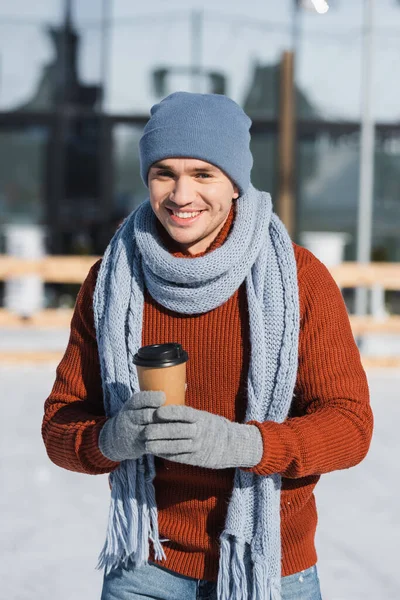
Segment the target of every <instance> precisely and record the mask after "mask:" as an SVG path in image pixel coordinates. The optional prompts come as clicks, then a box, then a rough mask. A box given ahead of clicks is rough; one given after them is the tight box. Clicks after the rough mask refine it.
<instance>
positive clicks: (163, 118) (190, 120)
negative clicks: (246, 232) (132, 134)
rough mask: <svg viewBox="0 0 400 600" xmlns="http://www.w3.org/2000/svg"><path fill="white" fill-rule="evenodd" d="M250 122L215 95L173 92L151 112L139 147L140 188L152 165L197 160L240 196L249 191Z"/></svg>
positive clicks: (251, 160) (230, 103) (239, 110)
mask: <svg viewBox="0 0 400 600" xmlns="http://www.w3.org/2000/svg"><path fill="white" fill-rule="evenodd" d="M250 126H251V119H250V118H249V117H248V116H247V115H246V113H245V112H244V111H243V110H242V108H240V106H239V105H238V104H236V102H234V101H233V100H231V99H230V98H228V97H227V96H223V95H220V94H192V93H189V92H175V93H174V94H170V95H169V96H167V97H166V98H164V100H161V102H159V103H158V104H155V105H154V106H153V107H152V109H151V118H150V120H149V121H148V122H147V124H146V126H145V128H144V131H143V135H142V138H141V140H140V144H139V150H140V173H141V176H142V179H143V182H144V184H145V185H146V186H147V185H148V184H147V178H148V173H149V169H150V167H151V165H152V164H153V163H155V162H157V161H159V160H162V159H164V158H179V157H185V158H198V159H200V160H204V161H206V162H209V163H211V164H213V165H215V166H216V167H218V168H220V169H221V170H222V171H224V173H225V174H226V175H228V177H229V178H230V179H231V180H232V181H233V182H234V183H235V184H236V185H237V186H238V188H239V191H240V195H243V194H244V193H245V192H246V191H247V189H248V187H249V185H250V171H251V167H252V165H253V157H252V154H251V152H250V132H249V129H250Z"/></svg>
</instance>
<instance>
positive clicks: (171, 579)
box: [101, 563, 321, 600]
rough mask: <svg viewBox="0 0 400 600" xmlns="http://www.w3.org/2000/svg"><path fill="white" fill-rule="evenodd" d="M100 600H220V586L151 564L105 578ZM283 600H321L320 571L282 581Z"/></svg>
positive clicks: (121, 570)
mask: <svg viewBox="0 0 400 600" xmlns="http://www.w3.org/2000/svg"><path fill="white" fill-rule="evenodd" d="M101 600H217V584H216V583H215V582H213V581H205V580H202V579H192V578H191V577H185V576H184V575H179V573H174V572H172V571H168V569H165V568H163V567H159V566H158V565H155V564H152V563H150V564H148V565H146V566H144V567H140V568H137V569H134V568H132V569H123V568H119V569H115V570H114V571H111V573H110V574H109V575H105V576H104V582H103V592H102V594H101ZM282 600H321V591H320V587H319V579H318V574H317V567H316V566H314V567H310V568H309V569H306V570H305V571H301V572H300V573H295V574H294V575H289V576H288V577H282Z"/></svg>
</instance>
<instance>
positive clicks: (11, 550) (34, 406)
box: [0, 345, 400, 600]
mask: <svg viewBox="0 0 400 600" xmlns="http://www.w3.org/2000/svg"><path fill="white" fill-rule="evenodd" d="M8 346H9V345H8ZM54 373H55V365H51V366H50V365H46V366H37V367H33V366H32V367H28V366H27V367H11V366H10V367H6V366H2V367H0V390H1V399H2V409H1V412H2V418H1V420H0V428H1V431H0V444H1V482H2V493H1V495H0V502H1V518H0V547H1V556H2V560H1V561H0V581H1V592H0V597H1V598H4V600H36V599H37V600H99V598H100V589H101V578H102V576H101V573H100V572H98V571H96V570H95V565H96V562H97V556H98V553H99V551H100V549H101V547H102V545H103V540H104V535H105V528H106V520H107V514H108V500H109V489H108V484H107V477H106V476H100V477H90V476H87V475H81V474H77V473H71V472H68V471H64V470H62V469H60V468H58V467H56V466H55V465H53V464H52V463H51V462H50V461H49V459H48V458H47V455H46V453H45V449H44V446H43V443H42V439H41V434H40V427H41V419H42V413H43V402H44V400H45V398H46V396H47V395H48V393H49V391H50V388H51V385H52V382H53V378H54ZM369 380H370V387H371V397H372V405H373V409H374V414H375V434H374V439H373V443H372V446H371V450H370V453H369V455H368V457H367V458H366V459H365V461H364V462H363V463H362V464H361V465H359V466H357V467H355V468H353V469H351V470H349V471H341V472H336V473H331V474H329V475H325V476H323V477H322V479H321V481H320V483H319V484H318V486H317V493H316V496H317V504H318V508H319V529H318V535H317V550H318V554H319V562H318V567H319V573H320V579H321V583H322V591H323V598H324V600H395V599H396V600H397V599H398V598H400V569H399V565H398V556H399V554H398V552H399V545H400V525H399V517H398V496H397V492H398V491H399V483H398V473H399V466H398V462H399V456H400V433H399V432H398V431H397V425H398V423H399V422H400V399H399V388H400V373H399V372H396V371H373V372H370V373H369ZM396 474H397V475H396ZM177 600H178V599H177Z"/></svg>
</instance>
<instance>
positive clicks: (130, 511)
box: [96, 457, 166, 575]
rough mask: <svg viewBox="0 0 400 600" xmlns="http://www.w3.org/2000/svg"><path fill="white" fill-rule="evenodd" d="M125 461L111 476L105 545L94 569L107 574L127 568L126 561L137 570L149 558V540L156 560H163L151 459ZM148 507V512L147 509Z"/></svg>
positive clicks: (163, 554) (152, 460) (152, 461)
mask: <svg viewBox="0 0 400 600" xmlns="http://www.w3.org/2000/svg"><path fill="white" fill-rule="evenodd" d="M149 463H150V464H148V465H147V467H148V468H147V469H146V466H145V465H144V464H143V461H142V460H140V461H124V462H123V463H121V465H120V467H119V469H117V470H116V471H114V472H113V473H112V474H111V476H110V480H111V484H112V485H111V502H110V511H109V519H108V527H107V535H106V541H105V543H104V546H103V549H102V551H101V553H100V555H99V558H98V563H97V566H96V569H100V570H102V569H104V570H105V573H106V574H107V575H108V574H109V573H110V571H112V570H113V569H116V568H118V567H120V566H125V567H126V566H127V565H128V562H129V561H132V562H133V564H135V565H137V566H140V565H143V564H146V563H147V562H148V558H149V540H151V542H152V544H153V546H154V553H155V558H156V559H158V560H161V559H165V558H166V556H165V552H164V549H163V547H162V545H161V542H160V539H159V533H158V520H157V507H156V503H155V490H154V486H153V479H154V474H155V469H154V459H153V458H152V457H149ZM149 507H150V508H149Z"/></svg>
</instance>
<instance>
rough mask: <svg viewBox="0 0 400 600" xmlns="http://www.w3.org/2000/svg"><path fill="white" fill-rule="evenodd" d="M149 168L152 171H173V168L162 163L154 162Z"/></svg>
mask: <svg viewBox="0 0 400 600" xmlns="http://www.w3.org/2000/svg"><path fill="white" fill-rule="evenodd" d="M151 168H152V169H153V168H154V169H168V171H173V168H172V167H170V166H169V165H166V164H165V163H162V162H156V163H154V165H151Z"/></svg>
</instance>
